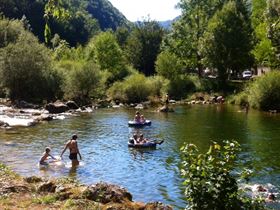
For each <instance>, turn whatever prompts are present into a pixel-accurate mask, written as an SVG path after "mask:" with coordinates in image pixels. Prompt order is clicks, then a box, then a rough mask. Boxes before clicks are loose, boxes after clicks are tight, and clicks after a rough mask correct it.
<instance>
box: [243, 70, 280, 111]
mask: <svg viewBox="0 0 280 210" xmlns="http://www.w3.org/2000/svg"><path fill="white" fill-rule="evenodd" d="M279 81H280V72H279V71H272V72H270V73H267V74H265V75H264V76H262V77H259V78H257V79H256V80H255V81H254V82H253V83H252V84H251V85H249V87H248V89H247V90H246V91H247V92H248V96H249V103H250V105H251V106H252V107H254V108H258V109H261V110H264V111H268V110H278V111H279V110H280V82H279Z"/></svg>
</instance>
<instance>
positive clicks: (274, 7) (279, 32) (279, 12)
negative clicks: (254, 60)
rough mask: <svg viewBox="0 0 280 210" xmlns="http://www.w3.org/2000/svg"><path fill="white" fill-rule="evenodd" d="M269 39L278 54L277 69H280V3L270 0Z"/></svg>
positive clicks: (268, 6) (276, 0)
mask: <svg viewBox="0 0 280 210" xmlns="http://www.w3.org/2000/svg"><path fill="white" fill-rule="evenodd" d="M267 22H268V38H269V39H270V40H271V42H272V45H273V47H274V49H275V52H276V63H275V67H277V68H280V1H279V0H269V1H268V5H267Z"/></svg>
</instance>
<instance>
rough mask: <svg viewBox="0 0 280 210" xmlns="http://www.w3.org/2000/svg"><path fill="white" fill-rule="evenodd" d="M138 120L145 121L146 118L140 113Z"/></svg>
mask: <svg viewBox="0 0 280 210" xmlns="http://www.w3.org/2000/svg"><path fill="white" fill-rule="evenodd" d="M140 122H141V123H145V122H146V119H145V117H144V115H142V114H141V116H140Z"/></svg>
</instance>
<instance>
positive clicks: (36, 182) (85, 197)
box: [0, 164, 172, 210]
mask: <svg viewBox="0 0 280 210" xmlns="http://www.w3.org/2000/svg"><path fill="white" fill-rule="evenodd" d="M0 177H1V178H0V209H13V210H14V209H73V210H74V209H77V210H78V209H92V210H101V209H102V210H103V209H104V210H107V209H125V210H134V209H135V210H140V209H141V210H145V209H146V210H153V209H158V210H160V209H167V210H169V209H172V208H171V207H170V206H165V205H163V204H161V203H158V202H154V203H147V204H144V203H140V202H134V201H133V200H132V195H131V194H130V193H129V192H128V191H127V190H126V189H124V188H121V187H119V186H117V185H113V184H107V183H103V182H101V183H97V184H95V185H91V186H85V185H82V184H80V183H77V182H76V181H74V180H72V179H68V178H60V179H52V180H48V179H42V178H40V177H35V176H33V177H27V178H24V177H21V176H19V175H18V174H16V173H14V172H13V171H12V170H10V169H9V168H8V167H6V166H5V165H3V164H0Z"/></svg>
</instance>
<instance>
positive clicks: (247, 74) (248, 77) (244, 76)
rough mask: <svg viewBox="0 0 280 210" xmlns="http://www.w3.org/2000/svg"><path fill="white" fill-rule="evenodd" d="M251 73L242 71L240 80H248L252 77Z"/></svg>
mask: <svg viewBox="0 0 280 210" xmlns="http://www.w3.org/2000/svg"><path fill="white" fill-rule="evenodd" d="M252 76H253V75H252V72H251V71H249V70H246V71H243V72H242V78H243V79H250V78H251V77H252Z"/></svg>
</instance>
